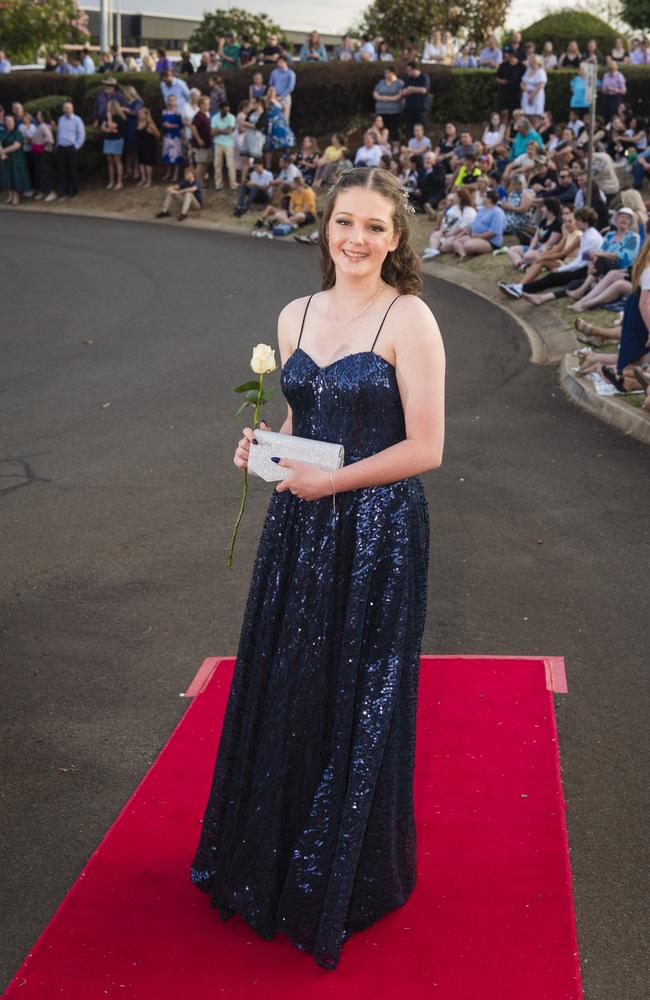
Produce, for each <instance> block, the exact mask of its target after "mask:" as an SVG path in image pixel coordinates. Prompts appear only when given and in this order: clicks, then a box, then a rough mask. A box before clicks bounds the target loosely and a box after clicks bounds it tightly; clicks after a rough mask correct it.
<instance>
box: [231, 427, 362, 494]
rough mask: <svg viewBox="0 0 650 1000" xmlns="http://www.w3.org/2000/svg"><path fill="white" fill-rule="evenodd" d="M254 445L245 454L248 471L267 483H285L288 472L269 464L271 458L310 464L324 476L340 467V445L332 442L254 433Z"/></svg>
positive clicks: (275, 433) (289, 471) (271, 463)
mask: <svg viewBox="0 0 650 1000" xmlns="http://www.w3.org/2000/svg"><path fill="white" fill-rule="evenodd" d="M255 440H256V441H257V444H256V445H255V444H251V446H250V450H249V452H248V468H249V471H250V472H254V473H255V475H256V476H259V477H260V478H261V479H264V480H266V482H267V483H272V482H275V481H276V480H278V479H286V478H287V476H290V475H291V469H287V468H285V467H284V466H281V465H278V464H277V463H276V462H272V461H271V456H272V455H275V456H276V457H278V458H290V459H295V460H296V461H297V462H310V463H311V464H312V465H317V466H318V468H319V469H323V470H324V471H325V472H329V471H332V472H333V471H334V469H340V468H341V466H342V465H343V456H344V448H343V445H342V444H334V443H333V442H331V441H314V440H313V439H312V438H303V437H296V436H295V435H294V434H279V433H278V432H277V431H263V430H260V428H259V427H258V428H257V430H256V431H255Z"/></svg>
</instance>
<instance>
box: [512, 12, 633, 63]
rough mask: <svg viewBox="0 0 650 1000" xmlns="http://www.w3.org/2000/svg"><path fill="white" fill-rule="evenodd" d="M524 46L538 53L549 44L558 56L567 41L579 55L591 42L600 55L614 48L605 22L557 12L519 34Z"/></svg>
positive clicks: (613, 35)
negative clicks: (533, 44)
mask: <svg viewBox="0 0 650 1000" xmlns="http://www.w3.org/2000/svg"><path fill="white" fill-rule="evenodd" d="M521 34H522V38H523V40H524V42H536V44H537V47H538V50H539V49H540V48H541V46H542V45H543V44H544V42H553V48H554V49H555V51H556V52H557V54H558V55H560V54H561V53H562V52H564V50H565V49H566V47H567V45H568V44H569V42H571V41H574V40H575V41H576V42H577V43H578V46H579V47H580V49H581V50H582V51H584V50H585V48H586V46H587V42H588V41H589V40H590V39H591V38H595V39H596V42H597V43H598V48H599V49H600V51H601V52H603V53H607V52H609V50H610V49H611V48H613V47H614V42H615V41H616V37H617V32H616V31H615V30H614V28H612V27H610V25H609V24H607V22H606V21H601V19H600V18H599V17H595V15H594V14H588V13H587V12H586V11H582V10H569V9H567V10H558V11H556V12H555V13H554V14H547V16H546V17H543V18H541V20H539V21H535V23H534V24H530V25H529V26H528V27H527V28H526V29H524V31H522V33H521Z"/></svg>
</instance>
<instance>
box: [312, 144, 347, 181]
mask: <svg viewBox="0 0 650 1000" xmlns="http://www.w3.org/2000/svg"><path fill="white" fill-rule="evenodd" d="M345 153H346V149H345V146H344V145H343V139H342V137H341V135H339V133H338V132H335V133H334V134H333V135H332V138H331V139H330V144H329V146H326V147H325V152H324V153H323V155H322V156H319V157H318V158H317V159H316V173H315V175H314V188H315V189H318V188H320V187H322V185H323V184H329V182H330V181H331V180H332V178H333V176H334V174H335V173H336V171H337V170H338V168H339V165H340V163H341V161H342V160H343V158H344V156H345Z"/></svg>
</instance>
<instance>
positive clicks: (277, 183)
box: [271, 153, 302, 189]
mask: <svg viewBox="0 0 650 1000" xmlns="http://www.w3.org/2000/svg"><path fill="white" fill-rule="evenodd" d="M298 177H302V174H301V173H300V168H299V167H298V166H296V164H295V163H294V162H293V157H292V155H291V153H282V154H281V155H280V171H279V173H278V175H277V177H275V178H274V179H273V181H272V182H271V188H272V189H275V188H279V187H282V185H283V184H289V186H290V187H293V184H294V181H295V180H296V179H297V178H298Z"/></svg>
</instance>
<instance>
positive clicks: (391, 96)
mask: <svg viewBox="0 0 650 1000" xmlns="http://www.w3.org/2000/svg"><path fill="white" fill-rule="evenodd" d="M403 89H404V81H403V80H400V78H399V77H398V75H397V71H396V69H395V67H394V66H393V65H392V64H391V63H387V64H386V67H385V69H384V78H383V80H379V81H378V82H377V83H376V84H375V89H374V91H373V94H372V96H373V98H374V100H375V113H376V114H378V115H381V116H382V118H383V119H384V124H385V125H386V127H387V128H388V134H389V136H390V138H391V139H392V141H393V142H395V143H397V142H399V134H400V122H401V117H402V105H403V97H402V91H403Z"/></svg>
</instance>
